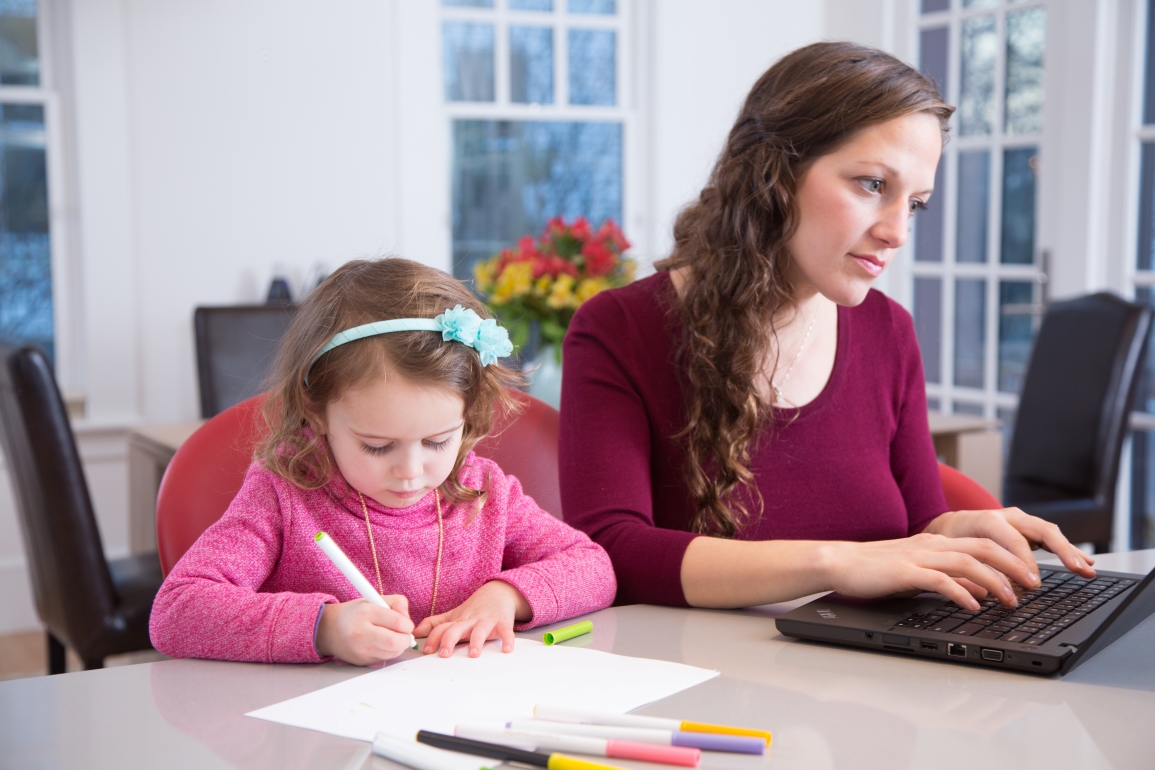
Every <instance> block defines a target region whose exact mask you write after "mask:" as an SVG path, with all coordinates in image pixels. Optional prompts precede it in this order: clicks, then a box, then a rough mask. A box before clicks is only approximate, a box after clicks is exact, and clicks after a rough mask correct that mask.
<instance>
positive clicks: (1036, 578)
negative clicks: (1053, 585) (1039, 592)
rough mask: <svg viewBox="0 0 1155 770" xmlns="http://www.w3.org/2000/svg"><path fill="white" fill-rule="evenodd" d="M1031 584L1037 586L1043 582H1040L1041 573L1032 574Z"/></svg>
mask: <svg viewBox="0 0 1155 770" xmlns="http://www.w3.org/2000/svg"><path fill="white" fill-rule="evenodd" d="M1031 582H1032V583H1033V584H1035V585H1038V584H1039V583H1040V582H1041V581H1040V580H1039V573H1037V572H1032V573H1031Z"/></svg>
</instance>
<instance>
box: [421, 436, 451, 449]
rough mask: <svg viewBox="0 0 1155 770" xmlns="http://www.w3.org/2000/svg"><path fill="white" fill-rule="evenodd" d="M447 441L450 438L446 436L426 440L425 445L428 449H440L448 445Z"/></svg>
mask: <svg viewBox="0 0 1155 770" xmlns="http://www.w3.org/2000/svg"><path fill="white" fill-rule="evenodd" d="M449 441H450V439H448V438H447V439H444V440H442V441H426V442H425V446H427V447H429V448H430V449H434V450H441V449H444V448H445V447H447V446H449Z"/></svg>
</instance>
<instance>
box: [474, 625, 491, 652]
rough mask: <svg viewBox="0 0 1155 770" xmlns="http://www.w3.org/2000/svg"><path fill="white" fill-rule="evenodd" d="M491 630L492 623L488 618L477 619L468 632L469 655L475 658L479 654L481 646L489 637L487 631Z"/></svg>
mask: <svg viewBox="0 0 1155 770" xmlns="http://www.w3.org/2000/svg"><path fill="white" fill-rule="evenodd" d="M492 630H493V623H492V622H490V621H488V620H479V621H478V622H477V623H475V624H474V626H473V631H472V632H470V634H469V657H471V658H476V657H477V656H478V655H480V654H481V648H482V647H484V646H485V641H486V640H487V639H489V632H490V631H492Z"/></svg>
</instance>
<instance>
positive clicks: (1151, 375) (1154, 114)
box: [1130, 0, 1155, 548]
mask: <svg viewBox="0 0 1155 770" xmlns="http://www.w3.org/2000/svg"><path fill="white" fill-rule="evenodd" d="M1137 5H1140V6H1141V7H1142V8H1143V10H1145V13H1141V14H1140V18H1141V19H1142V20H1143V21H1144V39H1145V44H1144V45H1143V46H1142V47H1141V53H1140V57H1141V58H1140V61H1139V62H1138V69H1139V70H1140V77H1139V81H1140V87H1141V89H1142V90H1141V91H1140V94H1139V99H1138V102H1139V103H1138V104H1136V105H1135V108H1134V109H1133V111H1132V112H1133V114H1135V115H1137V117H1138V119H1137V120H1134V121H1133V125H1134V126H1135V130H1134V132H1133V134H1132V136H1133V137H1134V140H1133V142H1132V147H1131V148H1130V149H1131V151H1132V157H1133V158H1134V159H1135V162H1136V167H1137V169H1138V172H1139V173H1138V180H1137V181H1138V184H1137V185H1136V186H1137V188H1138V189H1136V190H1135V191H1134V192H1135V193H1137V195H1135V199H1133V200H1136V203H1137V208H1138V212H1137V213H1138V216H1137V222H1136V225H1137V227H1136V230H1137V232H1136V241H1135V264H1134V274H1133V278H1132V280H1133V283H1134V286H1135V299H1136V301H1138V302H1147V303H1148V304H1155V0H1146V2H1143V3H1138V4H1137ZM1144 16H1145V17H1146V18H1145V19H1143V17H1144ZM1153 345H1155V343H1153ZM1153 353H1155V351H1153V350H1152V349H1151V347H1148V350H1147V371H1146V373H1145V376H1144V381H1143V383H1142V385H1141V390H1140V393H1139V398H1138V403H1137V404H1136V405H1135V408H1136V410H1137V411H1138V413H1137V414H1135V415H1134V416H1133V419H1132V425H1133V426H1134V427H1135V428H1136V431H1135V433H1134V435H1133V437H1132V444H1131V451H1132V455H1131V473H1132V486H1131V490H1132V498H1131V533H1130V535H1131V547H1132V548H1152V547H1155V433H1153V431H1155V355H1153Z"/></svg>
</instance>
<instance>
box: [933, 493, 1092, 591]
mask: <svg viewBox="0 0 1155 770" xmlns="http://www.w3.org/2000/svg"><path fill="white" fill-rule="evenodd" d="M925 531H926V532H930V533H931V534H938V535H946V536H947V537H985V538H987V539H989V540H993V541H994V542H996V543H998V544H999V545H1000V546H1002V547H1003V548H1005V549H1006V550H1007V551H1010V552H1011V553H1013V554H1014V555H1015V556H1016V557H1017V558H1018V559H1019V561H1021V562H1023V563H1024V564H1026V565H1027V566H1028V567H1029V568H1030V571H1031V573H1032V575H1036V576H1037V575H1038V571H1039V568H1038V565H1037V564H1035V557H1034V556H1033V555H1032V554H1031V550H1032V549H1033V548H1039V547H1042V548H1044V549H1045V550H1048V551H1050V552H1051V553H1053V554H1055V555H1056V556H1058V557H1059V559H1060V560H1061V561H1062V562H1063V565H1064V566H1065V567H1066V568H1067V569H1069V570H1071V571H1073V572H1076V573H1078V574H1080V575H1082V576H1083V577H1088V578H1090V577H1094V576H1095V570H1093V569H1092V568H1091V565H1092V564H1094V563H1095V560H1094V559H1092V558H1091V557H1090V556H1087V555H1086V554H1084V553H1083V552H1082V551H1080V550H1079V549H1078V548H1076V547H1075V546H1073V545H1072V544H1071V542H1070V541H1069V540H1067V538H1066V537H1064V536H1063V533H1062V532H1061V531H1060V530H1059V528H1058V526H1056V525H1055V524H1052V523H1051V522H1049V521H1044V520H1042V519H1040V518H1038V517H1037V516H1031V515H1030V514H1027V513H1023V512H1022V511H1021V510H1019V509H1018V508H1003V509H1002V510H999V511H953V512H951V513H944V514H942V515H941V516H939V517H938V518H937V519H935V520H934V521H932V522H931V523H930V524H929V525H928V526H927V528H926V530H925ZM1005 574H1007V575H1008V576H1010V577H1011V578H1013V579H1014V580H1015V581H1016V582H1018V583H1019V585H1022V586H1027V585H1030V586H1031V587H1033V586H1034V585H1036V584H1037V583H1034V582H1032V583H1030V584H1028V583H1024V582H1023V581H1022V580H1021V579H1020V577H1021V576H1019V575H1015V574H1011V573H1009V572H1008V573H1005Z"/></svg>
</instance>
